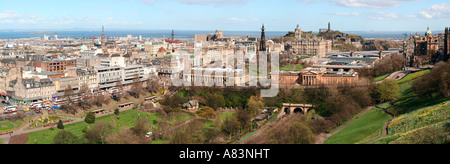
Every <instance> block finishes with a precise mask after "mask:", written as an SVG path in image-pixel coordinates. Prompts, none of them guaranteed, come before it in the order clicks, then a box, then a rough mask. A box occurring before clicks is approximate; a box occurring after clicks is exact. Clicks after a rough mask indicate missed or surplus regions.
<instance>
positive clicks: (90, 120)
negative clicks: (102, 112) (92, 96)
mask: <svg viewBox="0 0 450 164" xmlns="http://www.w3.org/2000/svg"><path fill="white" fill-rule="evenodd" d="M84 121H85V122H86V123H88V124H93V123H95V115H94V113H92V112H89V113H88V114H87V115H86V118H84Z"/></svg>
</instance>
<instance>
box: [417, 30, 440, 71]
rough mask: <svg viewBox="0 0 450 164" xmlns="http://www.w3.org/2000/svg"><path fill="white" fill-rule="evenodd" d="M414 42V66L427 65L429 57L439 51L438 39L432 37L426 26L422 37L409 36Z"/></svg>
mask: <svg viewBox="0 0 450 164" xmlns="http://www.w3.org/2000/svg"><path fill="white" fill-rule="evenodd" d="M410 39H412V40H413V41H414V59H413V60H414V63H415V65H425V64H429V62H430V60H431V56H432V55H433V54H435V53H437V52H438V50H439V38H438V37H435V36H433V33H432V32H431V30H430V26H429V25H428V27H427V31H426V32H425V35H424V36H419V35H418V34H417V33H416V35H415V36H411V38H410Z"/></svg>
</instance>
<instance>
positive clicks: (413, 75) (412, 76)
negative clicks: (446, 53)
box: [398, 69, 431, 84]
mask: <svg viewBox="0 0 450 164" xmlns="http://www.w3.org/2000/svg"><path fill="white" fill-rule="evenodd" d="M430 71H431V70H429V69H427V70H423V71H419V72H414V73H410V74H408V75H406V76H405V77H404V78H403V79H401V80H399V81H398V83H399V84H401V83H405V82H408V81H411V80H414V79H416V78H419V77H421V76H423V75H424V74H425V73H428V72H430Z"/></svg>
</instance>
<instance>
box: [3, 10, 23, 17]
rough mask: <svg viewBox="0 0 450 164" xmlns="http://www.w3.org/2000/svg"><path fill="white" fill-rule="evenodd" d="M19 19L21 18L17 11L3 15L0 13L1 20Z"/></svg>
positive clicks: (5, 12) (8, 11) (9, 11)
mask: <svg viewBox="0 0 450 164" xmlns="http://www.w3.org/2000/svg"><path fill="white" fill-rule="evenodd" d="M17 17H20V15H19V13H17V11H11V10H5V11H3V12H2V13H0V19H5V18H17Z"/></svg>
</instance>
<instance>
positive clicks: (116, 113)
mask: <svg viewBox="0 0 450 164" xmlns="http://www.w3.org/2000/svg"><path fill="white" fill-rule="evenodd" d="M114 114H115V115H116V116H118V115H120V111H119V108H116V110H114Z"/></svg>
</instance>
